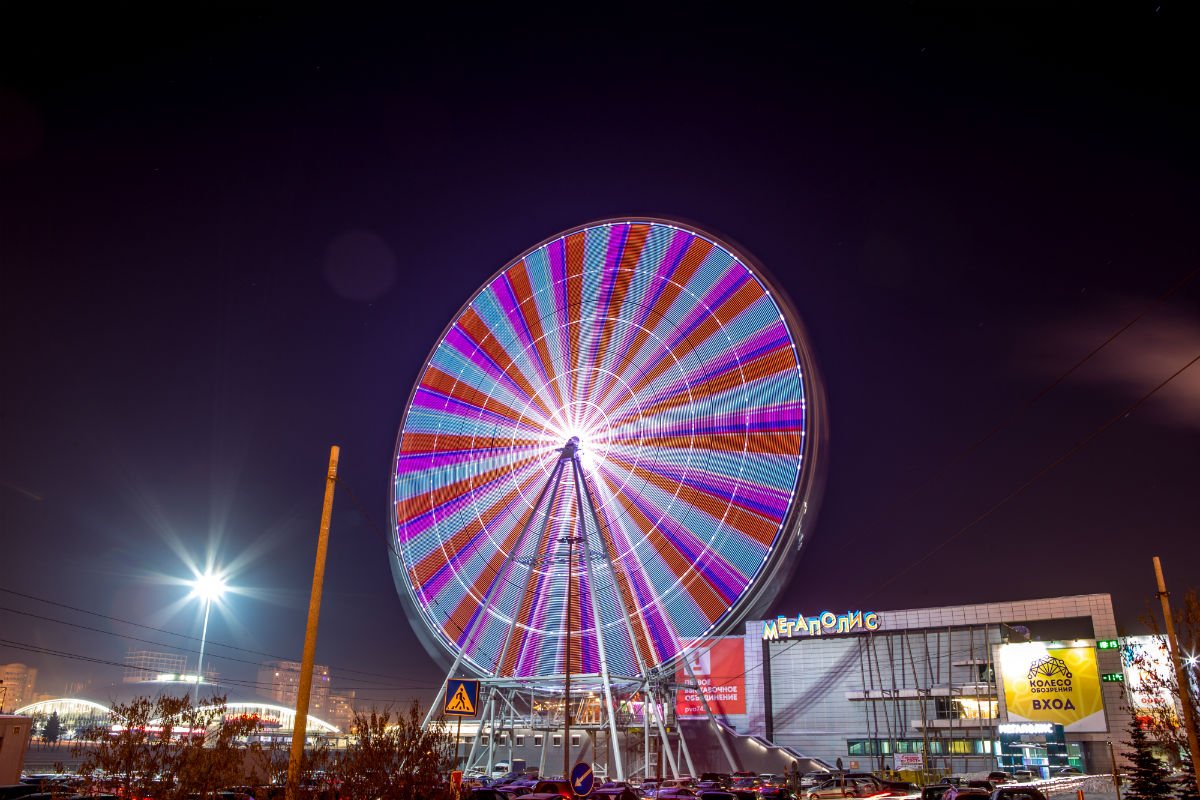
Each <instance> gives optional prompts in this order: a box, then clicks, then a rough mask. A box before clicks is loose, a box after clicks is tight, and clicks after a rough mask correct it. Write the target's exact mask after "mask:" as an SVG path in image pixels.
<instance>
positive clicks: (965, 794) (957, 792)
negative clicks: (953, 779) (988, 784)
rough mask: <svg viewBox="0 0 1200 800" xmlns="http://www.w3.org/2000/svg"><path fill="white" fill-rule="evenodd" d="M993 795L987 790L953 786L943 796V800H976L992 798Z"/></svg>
mask: <svg viewBox="0 0 1200 800" xmlns="http://www.w3.org/2000/svg"><path fill="white" fill-rule="evenodd" d="M991 796H992V793H991V792H989V791H988V790H987V789H980V788H976V787H970V786H951V787H950V788H949V789H947V790H946V793H945V794H943V795H942V800H976V798H981V797H987V798H990V797H991Z"/></svg>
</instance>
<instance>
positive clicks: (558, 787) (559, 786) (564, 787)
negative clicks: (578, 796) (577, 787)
mask: <svg viewBox="0 0 1200 800" xmlns="http://www.w3.org/2000/svg"><path fill="white" fill-rule="evenodd" d="M535 794H556V795H558V796H559V797H565V798H567V800H574V798H575V792H574V791H573V790H572V789H571V782H570V781H538V782H537V784H536V785H535V786H534V787H533V791H532V792H531V793H529V794H527V795H525V796H526V797H532V796H533V795H535Z"/></svg>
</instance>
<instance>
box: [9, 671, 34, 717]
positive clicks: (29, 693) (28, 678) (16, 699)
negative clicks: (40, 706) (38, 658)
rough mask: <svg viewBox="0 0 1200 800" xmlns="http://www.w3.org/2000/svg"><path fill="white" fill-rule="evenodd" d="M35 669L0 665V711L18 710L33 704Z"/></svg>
mask: <svg viewBox="0 0 1200 800" xmlns="http://www.w3.org/2000/svg"><path fill="white" fill-rule="evenodd" d="M36 684H37V669H36V668H34V667H28V666H26V665H24V664H3V665H0V709H6V708H7V709H13V708H20V707H21V706H24V705H28V704H29V703H31V702H33V692H34V686H35V685H36Z"/></svg>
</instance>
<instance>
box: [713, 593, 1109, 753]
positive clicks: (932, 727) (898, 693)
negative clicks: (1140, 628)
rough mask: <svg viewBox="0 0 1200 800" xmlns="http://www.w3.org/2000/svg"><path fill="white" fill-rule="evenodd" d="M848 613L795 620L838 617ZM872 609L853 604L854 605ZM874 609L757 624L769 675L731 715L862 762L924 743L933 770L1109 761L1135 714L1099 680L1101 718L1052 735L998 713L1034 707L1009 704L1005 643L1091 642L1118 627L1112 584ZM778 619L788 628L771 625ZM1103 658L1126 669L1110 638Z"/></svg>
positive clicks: (750, 631)
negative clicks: (858, 623)
mask: <svg viewBox="0 0 1200 800" xmlns="http://www.w3.org/2000/svg"><path fill="white" fill-rule="evenodd" d="M839 613H840V612H839V611H835V612H833V613H830V612H823V614H822V615H809V616H806V615H805V614H800V615H798V616H797V617H795V618H794V619H796V620H801V619H804V620H807V619H810V618H811V619H821V618H823V617H824V616H829V617H830V618H837V616H838V614H839ZM865 613H866V612H863V611H854V610H851V611H849V612H846V616H847V617H848V618H851V619H854V618H857V616H858V615H859V614H862V615H863V616H864V617H865ZM877 616H878V620H879V624H878V625H877V626H876V628H875V629H872V630H859V629H851V628H850V626H846V628H847V629H846V630H845V631H839V630H837V629H836V628H834V629H833V630H827V629H825V628H822V629H821V630H820V632H819V635H817V634H816V633H815V632H814V631H813V626H812V625H808V626H807V627H805V626H801V625H800V624H799V622H796V623H792V622H791V621H790V619H789V618H787V617H779V618H777V619H775V620H766V621H757V622H749V623H747V625H746V640H745V641H746V674H747V675H761V676H762V679H761V682H756V681H751V680H748V681H747V685H746V695H747V714H746V715H745V717H744V718H740V719H731V720H730V722H731V723H732V724H734V725H735V726H737V727H738V729H739V730H744V731H746V732H748V733H751V734H754V735H759V736H763V737H764V738H766V739H768V740H770V741H772V742H774V743H776V744H779V745H782V746H785V747H788V748H790V749H792V750H794V751H795V752H797V753H802V754H804V755H805V756H808V757H811V758H818V759H821V760H823V761H825V762H826V763H828V764H833V763H835V761H836V760H837V759H842V761H843V763H845V764H847V766H849V767H850V768H851V769H863V770H868V769H870V770H885V769H893V768H895V766H896V765H897V764H898V763H900V761H901V759H900V758H899V756H900V755H903V754H911V753H923V754H924V755H925V758H924V759H923V763H924V765H925V769H927V770H929V771H932V772H935V773H965V772H980V771H985V772H986V771H991V770H993V769H996V768H997V767H1004V768H1009V769H1015V768H1021V769H1034V770H1035V771H1037V770H1039V769H1040V768H1043V767H1044V768H1045V769H1046V770H1049V769H1050V768H1053V767H1057V766H1067V765H1071V766H1075V767H1078V768H1080V769H1087V770H1089V771H1096V772H1098V771H1104V770H1107V769H1109V768H1110V758H1109V753H1108V747H1107V740H1108V739H1110V738H1113V734H1112V733H1111V732H1113V731H1122V730H1124V729H1125V727H1126V726H1127V724H1128V716H1127V712H1126V711H1125V710H1124V708H1123V706H1124V698H1123V697H1122V696H1121V690H1120V686H1119V685H1118V684H1104V685H1103V686H1102V687H1101V688H1100V691H1102V693H1103V697H1102V701H1103V708H1102V711H1101V714H1100V716H1099V718H1098V721H1097V719H1095V718H1089V722H1088V724H1089V725H1091V726H1093V727H1086V728H1085V727H1082V726H1077V727H1080V728H1081V730H1080V731H1071V730H1068V731H1067V732H1066V733H1065V736H1061V737H1060V739H1058V740H1055V741H1053V742H1033V741H1024V742H1020V745H1021V746H1017V745H1016V744H1014V743H1013V742H1008V743H1007V745H1006V744H1005V742H1003V741H1002V739H1001V736H1000V726H1001V724H1002V723H1006V722H1009V721H1010V720H1011V721H1013V722H1023V721H1025V719H1027V718H1023V717H1021V716H1019V715H1018V716H1012V715H1011V714H1010V710H1009V709H1007V708H1006V705H1005V678H1004V676H1003V674H1002V672H1003V671H1002V670H1001V668H1000V666H1001V665H1000V664H999V663H998V661H999V656H1000V654H1001V653H1003V652H1005V651H1004V650H1002V649H1001V648H1002V646H1003V645H1004V644H1006V643H1008V644H1011V643H1013V642H1023V641H1026V640H1030V641H1033V642H1048V643H1052V642H1055V641H1061V642H1064V643H1065V642H1074V644H1064V645H1063V646H1074V647H1080V646H1083V647H1086V646H1088V644H1087V643H1088V642H1094V641H1095V640H1096V639H1101V638H1105V637H1112V636H1115V635H1116V634H1115V631H1116V623H1115V620H1114V618H1113V612H1112V601H1111V598H1110V597H1109V596H1108V595H1103V594H1098V595H1077V596H1072V597H1058V598H1046V599H1041V600H1028V601H1014V602H1004V603H990V604H984V605H976V606H958V607H940V608H924V609H912V610H906V611H880V612H877ZM780 620H784V623H786V624H783V623H780V622H779V621H780ZM770 623H774V625H771V624H770ZM772 629H773V630H774V631H777V632H778V635H776V636H772V635H771V632H772ZM1079 640H1083V641H1079ZM1096 659H1097V660H1096V664H1097V666H1098V668H1099V669H1100V671H1101V672H1105V671H1115V670H1116V669H1119V663H1117V662H1118V661H1119V658H1118V656H1117V655H1116V654H1115V653H1114V652H1112V651H1107V650H1104V651H1101V650H1097V651H1096ZM1110 662H1111V664H1110ZM1023 674H1024V673H1022V675H1023ZM1076 677H1077V678H1079V677H1080V676H1076ZM756 683H757V684H758V685H755V684H756ZM1039 702H1045V701H1044V700H1039ZM1033 705H1034V707H1035V708H1036V707H1037V704H1036V703H1035V704H1033ZM1036 718H1037V717H1034V719H1036ZM1097 725H1098V726H1099V728H1107V730H1103V731H1101V730H1099V728H1097V727H1095V726H1097ZM1060 727H1061V726H1060ZM1006 747H1007V749H1006ZM906 761H907V762H908V763H912V759H906Z"/></svg>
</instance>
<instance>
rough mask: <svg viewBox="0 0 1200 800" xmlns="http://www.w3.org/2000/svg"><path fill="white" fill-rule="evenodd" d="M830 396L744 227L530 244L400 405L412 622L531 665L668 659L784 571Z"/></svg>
mask: <svg viewBox="0 0 1200 800" xmlns="http://www.w3.org/2000/svg"><path fill="white" fill-rule="evenodd" d="M823 414H824V409H823V402H822V393H821V389H820V384H819V381H818V378H817V374H816V371H815V366H814V363H813V360H812V357H811V354H810V352H809V349H808V345H807V342H806V341H805V339H804V336H803V334H802V331H801V329H800V326H799V322H798V319H797V317H796V315H795V314H794V312H792V311H791V308H790V305H789V304H788V302H787V300H786V299H785V298H784V297H783V296H782V295H781V294H780V293H779V292H778V291H777V290H775V289H774V288H772V286H771V284H770V283H769V281H768V279H767V278H766V277H765V276H764V275H763V273H762V272H761V271H760V270H759V269H757V268H756V267H755V266H753V265H752V263H751V262H750V261H749V260H748V259H747V258H746V257H745V256H744V255H743V254H741V253H739V252H738V251H737V250H735V249H734V248H733V247H732V246H731V245H729V244H726V243H724V242H722V241H720V240H719V239H717V238H716V237H714V236H712V235H710V234H707V233H704V232H703V231H700V230H698V229H696V228H694V227H690V226H687V225H684V224H681V223H677V222H669V221H664V220H656V219H645V218H622V219H609V220H604V221H600V222H595V223H590V224H587V225H584V226H581V227H578V228H575V229H572V230H568V231H565V232H563V233H561V234H559V235H557V236H554V237H552V238H550V239H548V240H546V241H544V242H542V243H540V244H538V245H536V246H535V247H533V248H531V249H530V250H528V251H527V252H525V253H523V254H522V255H521V256H520V257H518V258H516V259H514V260H513V261H512V262H510V263H509V264H508V265H506V266H505V267H504V268H503V269H501V270H500V271H499V272H497V273H495V275H493V276H492V277H491V278H490V279H489V280H488V281H487V282H486V283H485V284H484V285H483V286H482V287H481V288H480V289H479V290H478V291H476V292H475V293H474V295H472V296H471V298H470V300H468V301H467V303H466V305H464V306H463V307H462V309H461V310H460V311H459V312H458V314H457V315H455V317H454V318H453V320H451V322H450V324H449V325H448V326H447V327H446V329H445V331H444V332H443V333H442V335H441V337H440V338H439V339H438V341H437V343H436V344H435V345H434V347H433V349H432V351H431V352H430V354H429V357H428V358H427V360H426V361H425V364H424V366H423V367H422V369H421V373H420V377H419V379H418V380H417V382H416V385H415V386H414V388H413V390H412V394H411V396H410V398H409V401H408V405H407V407H406V409H405V412H404V418H403V422H402V424H401V428H400V432H399V435H398V437H397V442H396V451H395V459H394V462H393V467H394V473H393V490H394V496H393V504H392V509H393V523H394V528H393V533H394V537H395V538H394V548H393V550H394V552H393V555H392V562H393V563H392V566H393V573H394V576H395V579H396V583H397V587H398V590H399V591H400V593H401V595H402V596H403V597H405V598H406V600H408V601H410V602H411V606H412V608H413V609H414V613H415V616H417V617H419V619H420V620H421V623H422V625H421V626H417V625H414V627H417V628H418V629H419V630H420V631H421V632H422V634H423V636H424V638H425V639H426V640H427V641H428V642H433V643H436V644H435V645H434V647H435V649H436V648H440V649H441V650H442V652H443V653H445V654H449V655H450V656H451V657H452V658H453V659H454V660H455V667H462V668H467V669H469V670H471V671H473V672H475V673H476V674H478V675H479V676H481V677H483V678H485V679H497V680H499V679H505V680H510V681H514V682H523V683H524V684H526V685H529V686H538V685H546V684H548V682H549V681H551V680H552V679H559V678H561V676H563V675H564V674H566V675H568V676H569V675H570V674H571V673H575V674H576V675H579V676H580V677H586V676H591V679H592V681H593V685H595V686H599V685H600V684H602V683H603V684H610V683H619V682H620V681H621V680H630V681H636V680H639V679H644V678H645V676H646V675H647V674H648V673H650V672H655V671H657V670H659V669H660V668H663V667H666V666H669V665H671V664H672V663H673V662H675V661H676V660H677V659H679V657H680V656H681V655H682V654H683V652H684V651H685V650H686V648H688V647H689V646H690V644H691V643H693V642H696V641H699V640H704V639H706V638H708V637H714V636H719V635H722V634H723V633H726V632H728V630H729V629H730V628H731V627H732V626H734V625H737V624H738V623H739V622H741V621H742V620H743V619H745V617H746V615H747V614H749V613H754V612H756V611H760V610H762V608H763V606H765V605H766V604H767V603H769V602H770V600H771V599H773V597H774V596H775V594H776V593H777V592H778V590H779V589H780V588H781V587H780V584H781V583H782V582H783V581H782V580H781V579H782V578H783V577H784V576H786V575H787V574H788V572H789V570H790V567H791V565H792V561H793V558H794V556H795V554H796V552H797V551H798V549H799V546H800V545H801V544H802V542H803V540H804V538H805V534H804V530H803V527H802V522H803V521H804V517H805V514H806V512H807V510H808V507H809V502H810V500H812V501H815V499H816V496H815V494H816V488H817V484H818V483H819V480H818V478H819V474H820V473H819V467H820V460H821V457H822V456H823V453H821V452H820V451H821V448H822V438H823V435H822V432H823V430H824V419H823ZM422 628H423V630H422ZM455 667H452V670H453V669H455Z"/></svg>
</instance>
